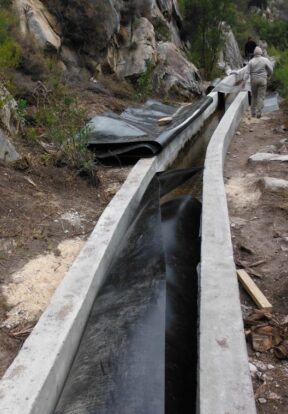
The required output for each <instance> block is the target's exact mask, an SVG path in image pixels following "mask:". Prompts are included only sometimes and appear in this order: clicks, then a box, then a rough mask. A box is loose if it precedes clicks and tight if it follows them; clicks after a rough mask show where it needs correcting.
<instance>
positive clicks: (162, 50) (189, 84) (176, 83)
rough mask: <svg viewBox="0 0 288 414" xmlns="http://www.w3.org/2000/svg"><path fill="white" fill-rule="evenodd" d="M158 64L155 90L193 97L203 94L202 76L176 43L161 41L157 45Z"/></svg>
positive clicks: (155, 72)
mask: <svg viewBox="0 0 288 414" xmlns="http://www.w3.org/2000/svg"><path fill="white" fill-rule="evenodd" d="M157 53H158V61H159V63H158V65H157V67H156V69H155V71H154V80H153V83H154V90H155V91H156V92H157V93H159V94H162V95H163V96H165V95H166V96H174V97H175V96H177V97H181V98H184V99H191V98H193V96H195V95H201V94H202V87H201V78H200V75H199V72H198V70H197V68H196V66H194V65H193V63H191V62H189V61H188V60H187V59H186V58H185V57H184V55H183V54H182V53H181V52H180V50H179V49H178V48H177V47H176V46H175V44H173V43H170V42H161V43H159V45H158V47H157Z"/></svg>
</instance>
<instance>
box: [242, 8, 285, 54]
mask: <svg viewBox="0 0 288 414" xmlns="http://www.w3.org/2000/svg"><path fill="white" fill-rule="evenodd" d="M250 25H251V26H252V27H253V28H254V30H255V32H256V34H257V35H258V36H259V38H260V39H263V40H266V42H267V43H268V45H269V46H271V47H272V46H274V47H275V48H277V49H280V50H282V51H284V50H285V49H287V48H288V22H286V21H284V20H274V21H272V22H271V21H268V20H267V19H266V18H265V17H263V16H259V15H257V14H254V15H251V17H250Z"/></svg>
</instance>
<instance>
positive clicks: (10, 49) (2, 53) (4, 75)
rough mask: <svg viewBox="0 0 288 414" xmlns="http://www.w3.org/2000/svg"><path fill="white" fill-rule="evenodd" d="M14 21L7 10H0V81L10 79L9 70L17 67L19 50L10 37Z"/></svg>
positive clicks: (13, 39) (19, 56) (19, 55)
mask: <svg viewBox="0 0 288 414" xmlns="http://www.w3.org/2000/svg"><path fill="white" fill-rule="evenodd" d="M15 24H16V20H15V18H14V17H13V15H12V13H11V12H10V11H9V8H8V9H7V10H6V9H1V10H0V80H1V81H2V82H5V81H7V79H9V78H10V69H11V68H16V67H17V66H18V65H19V62H20V58H21V50H20V47H19V46H18V44H17V42H16V40H15V38H14V37H13V36H12V34H11V33H12V29H13V28H14V26H15Z"/></svg>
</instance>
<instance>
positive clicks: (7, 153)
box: [0, 84, 20, 161]
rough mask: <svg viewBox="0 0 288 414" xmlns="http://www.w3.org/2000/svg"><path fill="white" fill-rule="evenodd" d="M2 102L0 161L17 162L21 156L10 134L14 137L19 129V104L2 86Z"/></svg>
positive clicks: (0, 97) (0, 115) (0, 95)
mask: <svg viewBox="0 0 288 414" xmlns="http://www.w3.org/2000/svg"><path fill="white" fill-rule="evenodd" d="M0 102H1V105H0V159H1V160H4V161H16V160H17V159H19V158H20V156H19V154H18V153H17V151H16V150H15V148H14V146H13V144H12V142H11V141H10V140H9V138H8V134H10V135H11V136H14V134H15V132H16V129H17V119H16V112H17V103H16V101H15V100H14V99H13V97H12V96H11V95H10V93H9V92H8V91H7V89H6V88H5V87H4V86H3V85H1V84H0ZM2 127H3V128H2Z"/></svg>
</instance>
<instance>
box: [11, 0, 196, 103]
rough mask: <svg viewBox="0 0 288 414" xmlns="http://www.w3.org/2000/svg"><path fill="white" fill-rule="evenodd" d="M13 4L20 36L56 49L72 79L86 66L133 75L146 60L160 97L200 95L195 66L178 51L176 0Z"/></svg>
mask: <svg viewBox="0 0 288 414" xmlns="http://www.w3.org/2000/svg"><path fill="white" fill-rule="evenodd" d="M14 1H15V4H16V6H17V9H18V13H19V15H20V26H21V31H22V33H23V34H24V35H25V34H26V33H27V32H30V33H32V34H33V36H34V38H35V40H36V41H37V44H38V45H39V46H40V47H41V48H43V49H45V48H47V47H48V48H50V49H51V48H52V49H54V50H55V51H56V50H57V51H58V56H59V57H60V58H61V60H62V62H61V63H62V67H63V70H67V71H68V73H69V75H71V76H77V77H79V78H81V79H82V77H84V74H85V76H86V77H87V70H86V72H85V65H86V67H87V68H88V69H89V70H90V71H93V68H96V67H97V70H100V71H101V70H102V72H103V73H106V71H107V72H109V73H115V74H117V75H118V77H119V78H127V77H128V78H129V77H138V76H140V75H141V74H142V73H145V71H146V70H147V65H148V62H149V63H150V64H152V65H153V66H156V71H155V76H154V83H155V86H156V90H157V91H158V92H159V93H165V94H171V95H180V96H182V97H183V98H187V99H190V97H191V96H192V95H194V94H200V93H201V87H200V83H201V80H200V77H199V75H198V71H197V69H196V67H195V66H194V65H193V64H192V63H190V62H188V61H187V60H186V59H185V57H184V55H183V54H182V53H181V52H180V50H181V49H184V45H183V43H182V40H181V36H180V30H181V27H182V17H181V14H180V12H179V9H178V2H177V0H90V1H89V2H84V1H83V0H69V1H68V0H42V1H40V0H14ZM157 42H160V43H159V45H158V46H157ZM177 48H178V49H177ZM88 76H89V75H88Z"/></svg>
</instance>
